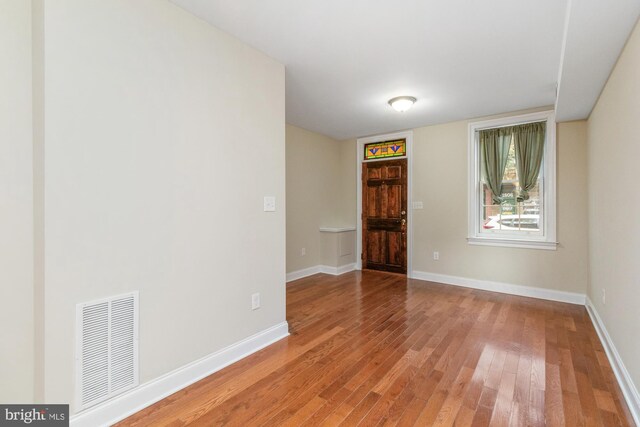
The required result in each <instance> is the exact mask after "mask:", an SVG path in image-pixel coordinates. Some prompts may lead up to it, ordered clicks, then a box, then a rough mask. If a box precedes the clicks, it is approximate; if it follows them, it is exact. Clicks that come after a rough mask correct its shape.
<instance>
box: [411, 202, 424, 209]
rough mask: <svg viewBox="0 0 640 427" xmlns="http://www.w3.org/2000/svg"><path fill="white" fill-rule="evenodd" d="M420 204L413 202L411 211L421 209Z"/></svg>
mask: <svg viewBox="0 0 640 427" xmlns="http://www.w3.org/2000/svg"><path fill="white" fill-rule="evenodd" d="M422 208H423V206H422V202H413V209H422Z"/></svg>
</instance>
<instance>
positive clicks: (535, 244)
mask: <svg viewBox="0 0 640 427" xmlns="http://www.w3.org/2000/svg"><path fill="white" fill-rule="evenodd" d="M467 241H468V242H469V244H470V245H479V246H502V247H505V248H524V249H542V250H547V251H555V250H556V249H557V247H558V242H546V241H540V240H517V239H495V238H487V237H468V238H467Z"/></svg>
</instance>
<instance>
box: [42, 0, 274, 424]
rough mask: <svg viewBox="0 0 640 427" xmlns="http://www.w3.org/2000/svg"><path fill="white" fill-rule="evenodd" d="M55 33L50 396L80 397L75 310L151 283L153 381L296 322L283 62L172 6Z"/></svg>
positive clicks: (87, 16) (148, 331) (88, 18)
mask: <svg viewBox="0 0 640 427" xmlns="http://www.w3.org/2000/svg"><path fill="white" fill-rule="evenodd" d="M44 29H45V39H46V47H45V58H44V59H45V91H46V93H45V120H46V128H45V146H46V152H45V211H44V212H45V218H44V219H45V226H44V229H45V241H46V245H45V305H46V310H45V311H46V313H45V316H46V317H45V324H46V330H45V336H46V343H45V369H46V372H45V399H46V401H48V402H69V401H72V400H73V397H74V386H73V380H74V339H75V338H74V330H75V327H74V323H75V305H76V304H77V303H80V302H84V301H90V300H93V299H96V298H100V297H105V296H109V295H116V294H119V293H123V292H126V291H131V290H139V291H140V378H141V382H146V381H149V380H151V379H154V378H156V377H158V376H160V375H162V374H164V373H167V372H169V371H171V370H173V369H176V368H178V367H181V366H183V365H185V364H187V363H189V362H192V361H194V360H196V359H198V358H201V357H203V356H206V355H208V354H210V353H212V352H215V351H217V350H219V349H221V348H223V347H225V346H227V345H229V344H232V343H235V342H237V341H239V340H241V339H243V338H245V337H248V336H250V335H252V334H254V333H256V332H259V331H261V330H264V329H266V328H269V327H271V326H273V325H275V324H277V323H280V322H283V321H284V320H285V287H284V283H285V267H284V266H285V237H284V236H285V174H284V169H285V124H284V120H285V119H284V67H283V66H282V65H281V64H278V63H276V62H275V61H274V60H272V59H270V58H269V57H267V56H266V55H264V54H262V53H260V52H258V51H256V50H254V49H252V48H250V47H249V46H247V45H245V44H242V43H241V42H239V41H238V40H236V39H234V38H232V37H230V36H228V35H226V34H225V33H222V32H220V31H218V30H216V29H214V28H213V27H211V26H209V25H208V24H206V23H205V22H203V21H202V20H200V19H197V18H195V17H193V16H192V15H190V14H188V13H186V12H184V11H183V10H182V9H180V8H178V7H176V6H174V5H173V4H171V3H170V2H168V1H158V0H137V1H130V0H111V1H109V2H88V1H86V0H59V1H56V2H49V3H47V4H46V7H45V11H44ZM265 195H268V196H275V197H276V200H277V212H275V213H266V212H263V196H265ZM254 292H259V293H260V294H261V304H262V307H261V308H260V309H259V310H256V311H252V310H251V294H252V293H254ZM203 332H204V333H203ZM72 412H73V410H72Z"/></svg>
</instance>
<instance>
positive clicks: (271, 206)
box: [264, 196, 276, 212]
mask: <svg viewBox="0 0 640 427" xmlns="http://www.w3.org/2000/svg"><path fill="white" fill-rule="evenodd" d="M264 211H265V212H275V211H276V198H275V197H274V196H264Z"/></svg>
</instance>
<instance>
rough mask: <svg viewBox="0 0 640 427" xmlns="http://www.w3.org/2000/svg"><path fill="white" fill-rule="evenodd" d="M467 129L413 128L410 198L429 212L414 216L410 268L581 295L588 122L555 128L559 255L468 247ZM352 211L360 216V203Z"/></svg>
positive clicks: (457, 125) (352, 192) (463, 124)
mask: <svg viewBox="0 0 640 427" xmlns="http://www.w3.org/2000/svg"><path fill="white" fill-rule="evenodd" d="M514 114H516V113H514ZM478 120H481V119H478ZM468 124H469V121H458V122H453V123H447V124H442V125H434V126H426V127H422V128H418V129H414V130H413V131H414V146H413V155H414V157H413V200H414V201H422V202H423V203H424V209H422V210H414V211H413V220H414V225H413V233H414V234H413V236H414V238H413V270H414V271H421V272H428V273H436V274H444V275H450V276H457V277H465V278H471V279H479V280H487V281H494V282H503V283H508V284H515V285H523V286H531V287H537V288H547V289H554V290H560V291H567V292H577V293H581V294H584V293H585V292H586V286H587V236H586V228H587V213H586V206H587V200H586V191H585V186H586V173H587V172H586V147H585V144H586V122H584V121H579V122H571V123H560V124H559V125H558V135H557V145H558V153H557V161H558V167H557V170H558V194H557V205H558V212H557V214H558V225H557V227H558V228H557V233H558V235H557V236H558V241H559V242H560V245H559V246H558V249H557V250H556V251H546V250H536V249H515V248H501V247H488V246H472V245H469V244H468V243H467V240H466V238H467V235H468V234H467V233H468V232H467V215H468V211H467V199H468V195H467V187H468V172H467V168H468V165H467V149H468V148H467V147H468ZM345 145H348V146H351V149H348V151H349V152H351V151H353V152H354V153H355V149H353V147H354V146H355V141H345ZM353 164H354V165H355V157H354V159H353ZM352 170H353V171H355V166H354V167H353V169H352ZM355 179H356V178H355V173H354V174H349V176H348V177H347V180H348V181H350V182H352V185H351V188H350V189H349V190H348V191H346V196H344V200H346V201H349V200H355V198H356V181H355ZM351 209H353V210H354V213H353V218H354V219H355V216H356V214H355V203H352V205H351ZM434 251H438V252H440V260H439V261H434V260H433V252H434Z"/></svg>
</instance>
